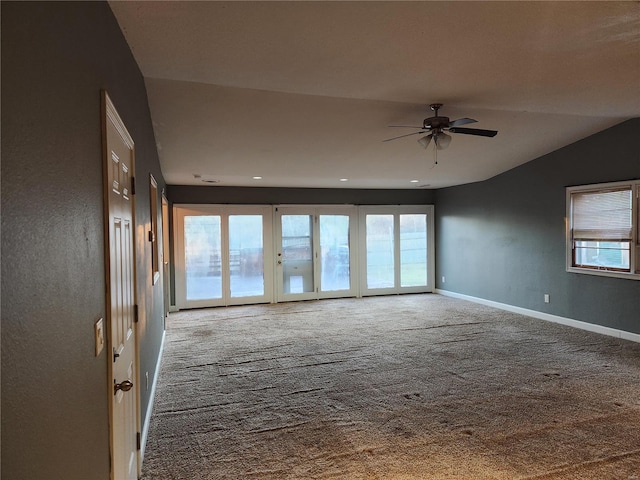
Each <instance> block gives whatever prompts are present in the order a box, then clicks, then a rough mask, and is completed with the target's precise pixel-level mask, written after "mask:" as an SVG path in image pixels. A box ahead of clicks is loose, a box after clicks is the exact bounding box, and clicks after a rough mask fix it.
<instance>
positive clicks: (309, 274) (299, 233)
mask: <svg viewBox="0 0 640 480" xmlns="http://www.w3.org/2000/svg"><path fill="white" fill-rule="evenodd" d="M356 218H357V215H356V208H355V207H353V206H348V207H315V208H314V207H309V206H304V207H283V206H278V207H276V208H275V230H276V235H275V236H276V286H277V288H276V292H277V301H279V302H281V301H292V300H310V299H317V298H337V297H348V296H355V295H356V294H357V291H358V290H357V274H355V272H357V255H355V253H354V252H355V251H356V242H355V239H356V237H357V236H356V229H357V221H356Z"/></svg>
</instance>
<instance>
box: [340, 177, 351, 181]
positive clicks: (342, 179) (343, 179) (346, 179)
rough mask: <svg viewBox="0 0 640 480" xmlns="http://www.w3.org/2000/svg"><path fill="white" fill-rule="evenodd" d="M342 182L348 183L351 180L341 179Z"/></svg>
mask: <svg viewBox="0 0 640 480" xmlns="http://www.w3.org/2000/svg"><path fill="white" fill-rule="evenodd" d="M340 181H341V182H348V181H349V179H348V178H341V179H340Z"/></svg>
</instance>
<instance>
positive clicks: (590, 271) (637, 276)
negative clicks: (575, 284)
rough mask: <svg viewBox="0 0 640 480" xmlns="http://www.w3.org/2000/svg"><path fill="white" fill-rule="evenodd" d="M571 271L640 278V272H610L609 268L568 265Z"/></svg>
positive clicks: (603, 275) (600, 275)
mask: <svg viewBox="0 0 640 480" xmlns="http://www.w3.org/2000/svg"><path fill="white" fill-rule="evenodd" d="M567 272H569V273H583V274H587V275H597V276H599V277H613V278H624V279H627V280H640V274H637V273H626V272H610V271H607V270H592V269H590V268H578V267H567Z"/></svg>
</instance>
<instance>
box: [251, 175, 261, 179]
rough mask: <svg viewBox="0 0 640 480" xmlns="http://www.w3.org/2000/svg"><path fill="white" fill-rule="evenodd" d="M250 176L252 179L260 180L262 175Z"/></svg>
mask: <svg viewBox="0 0 640 480" xmlns="http://www.w3.org/2000/svg"><path fill="white" fill-rule="evenodd" d="M251 178H253V179H254V180H262V177H258V176H256V177H251Z"/></svg>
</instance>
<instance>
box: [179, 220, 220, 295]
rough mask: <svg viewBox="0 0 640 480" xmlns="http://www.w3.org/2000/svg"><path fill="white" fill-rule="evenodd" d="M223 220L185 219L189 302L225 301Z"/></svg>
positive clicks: (185, 251) (186, 276)
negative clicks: (223, 299) (223, 296)
mask: <svg viewBox="0 0 640 480" xmlns="http://www.w3.org/2000/svg"><path fill="white" fill-rule="evenodd" d="M220 227H221V217H220V216H219V215H198V216H191V215H187V216H185V217H184V255H185V283H186V300H187V301H191V300H205V299H219V298H222V249H221V245H222V243H221V230H220Z"/></svg>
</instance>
